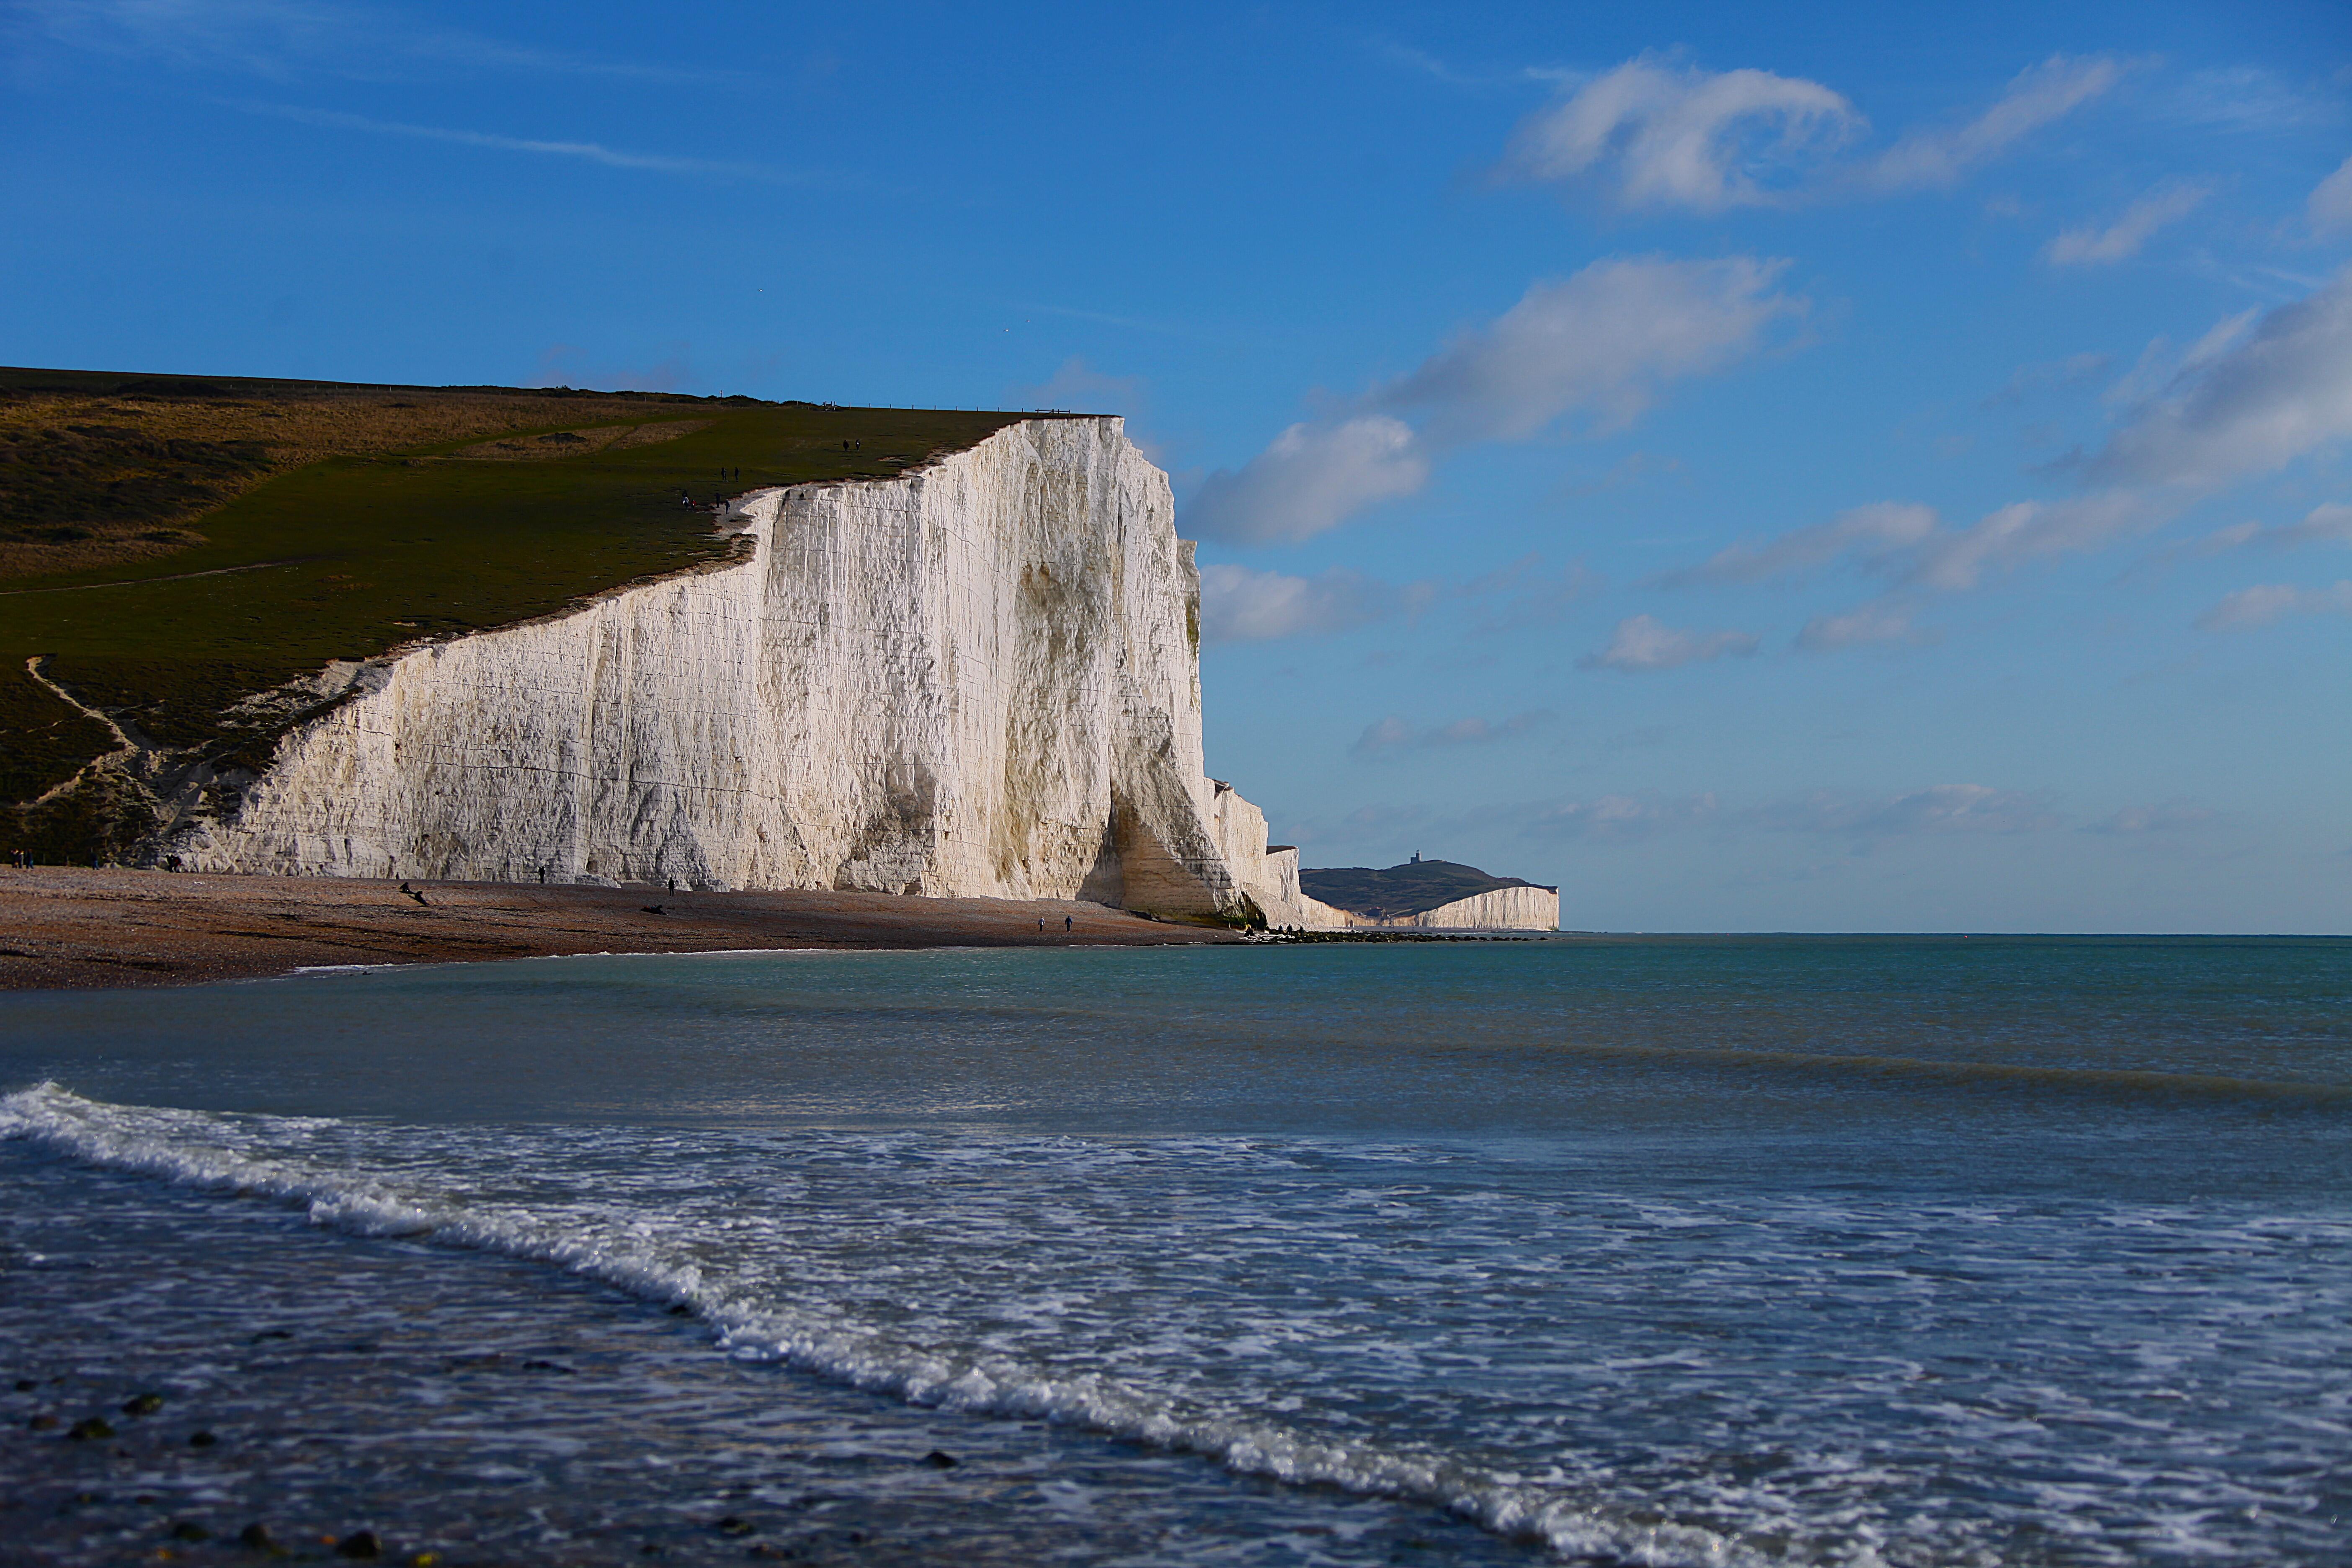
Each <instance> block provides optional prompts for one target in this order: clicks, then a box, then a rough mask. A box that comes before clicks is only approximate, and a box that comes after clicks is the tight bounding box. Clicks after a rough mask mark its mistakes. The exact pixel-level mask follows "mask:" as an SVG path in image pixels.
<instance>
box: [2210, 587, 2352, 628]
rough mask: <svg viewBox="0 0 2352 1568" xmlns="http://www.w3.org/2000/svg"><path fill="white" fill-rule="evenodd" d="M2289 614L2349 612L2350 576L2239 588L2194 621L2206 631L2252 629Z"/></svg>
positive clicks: (2351, 609) (2351, 603) (2351, 610)
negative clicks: (2324, 583) (2323, 582)
mask: <svg viewBox="0 0 2352 1568" xmlns="http://www.w3.org/2000/svg"><path fill="white" fill-rule="evenodd" d="M2288 616H2352V578H2347V579H2346V580H2345V581H2343V582H2340V583H2337V584H2334V585H2333V586H2332V587H2326V588H2299V587H2296V586H2295V585H2294V584H2290V583H2264V584H2258V585H2256V586H2254V587H2252V588H2241V589H2239V590H2238V591H2237V592H2236V593H2234V594H2230V595H2224V596H2223V597H2222V599H2221V603H2220V604H2218V605H2214V606H2213V607H2212V608H2211V609H2210V610H2208V611H2206V612H2205V613H2204V614H2203V615H2201V616H2198V617H2197V625H2198V627H2199V629H2200V630H2203V631H2209V632H2238V631H2252V630H2253V629H2254V628H2255V627H2257V626H2273V625H2275V624H2276V623H2278V622H2280V621H2283V620H2285V619H2286V618H2287V617H2288Z"/></svg>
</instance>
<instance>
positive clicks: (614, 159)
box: [227, 103, 804, 182]
mask: <svg viewBox="0 0 2352 1568" xmlns="http://www.w3.org/2000/svg"><path fill="white" fill-rule="evenodd" d="M227 107H229V108H232V109H237V110H243V111H244V112H246V113H247V114H267V115H271V116H274V117H276V118H278V119H280V120H290V121H294V122H295V123H297V124H299V125H313V126H317V127H320V129H322V130H331V131H360V132H369V133H371V134H373V135H382V136H408V137H415V138H416V139H419V140H422V141H426V142H450V143H453V144H455V145H457V146H461V147H483V148H488V149H489V150H491V151H493V152H499V153H537V154H540V155H541V156H545V157H555V158H576V159H580V160H583V162H586V163H602V164H603V165H604V166H605V167H606V168H608V169H638V170H646V171H648V172H651V173H655V174H700V175H718V176H725V177H730V178H735V179H755V180H782V181H787V182H797V181H799V180H801V179H803V178H804V176H800V175H794V174H785V173H782V172H781V171H778V170H773V169H766V168H761V166H759V165H758V164H754V163H717V162H713V161H712V160H709V159H707V158H677V157H670V156H667V155H665V154H661V153H628V152H623V151H620V150H618V149H616V148H612V147H606V146H604V145H603V144H602V143H600V142H555V141H543V140H540V139H538V138H533V137H524V136H503V135H499V134H498V133H496V132H488V131H467V130H461V129H457V128H455V127H451V126H445V125H408V124H404V123H402V122H400V121H390V120H371V119H368V118H367V117H366V116H364V115H360V114H345V113H343V112H342V111H341V110H331V109H305V108H302V107H300V106H299V105H295V104H284V103H231V104H228V105H227Z"/></svg>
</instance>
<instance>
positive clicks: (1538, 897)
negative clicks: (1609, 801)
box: [1324, 888, 1559, 931]
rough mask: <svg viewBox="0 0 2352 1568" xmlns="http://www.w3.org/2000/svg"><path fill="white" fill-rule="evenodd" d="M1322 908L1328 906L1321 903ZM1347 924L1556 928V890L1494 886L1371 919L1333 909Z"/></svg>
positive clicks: (1384, 927)
mask: <svg viewBox="0 0 2352 1568" xmlns="http://www.w3.org/2000/svg"><path fill="white" fill-rule="evenodd" d="M1324 907H1325V908H1327V909H1328V908H1329V906H1328V905H1325V906H1324ZM1335 912H1337V913H1339V916H1340V919H1341V920H1342V921H1345V922H1346V923H1347V924H1349V925H1351V926H1372V927H1379V928H1381V929H1382V930H1396V929H1399V928H1408V929H1412V930H1417V931H1558V930H1559V891H1558V890H1557V889H1552V888H1496V889H1492V890H1491V891H1488V892H1484V893H1473V894H1471V895H1470V896H1469V897H1468V898H1466V899H1456V900H1454V901H1453V902H1452V903H1450V904H1440V905H1438V906H1437V908H1435V909H1433V910H1422V911H1421V912H1420V913H1419V914H1412V915H1391V916H1389V917H1387V918H1386V919H1375V918H1374V917H1372V916H1370V915H1360V914H1357V913H1354V912H1353V911H1351V910H1342V911H1335Z"/></svg>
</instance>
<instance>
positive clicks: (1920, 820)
mask: <svg viewBox="0 0 2352 1568" xmlns="http://www.w3.org/2000/svg"><path fill="white" fill-rule="evenodd" d="M1748 819H1749V820H1750V821H1752V822H1754V823H1755V824H1756V825H1757V826H1761V827H1769V828H1777V829H1780V830H1782V831H1786V832H1791V833H1831V834H1846V835H1860V836H1863V837H1895V836H1905V835H1913V834H1943V833H1991V834H2008V833H2034V832H2040V831H2042V829H2045V828H2050V827H2055V826H2059V819H2058V817H2057V816H2056V815H2055V814H2054V813H2053V812H2052V811H2051V809H2050V807H2049V805H2048V803H2047V802H2046V801H2045V800H2044V799H2043V798H2042V796H2041V795H2030V794H2027V793H2025V792H2024V791H2021V790H2011V789H1994V788H1992V787H1991V786H1990V785H1989V784H1936V785H1933V786H1931V787H1929V788H1927V789H1923V790H1914V791H1912V792H1911V793H1909V794H1907V795H1891V796H1885V797H1879V798H1862V799H1856V798H1854V797H1853V796H1849V795H1837V794H1834V793H1832V792H1830V791H1827V790H1823V791H1819V792H1817V793H1815V794H1813V795H1808V796H1806V797H1805V798H1804V799H1802V800H1795V801H1782V802H1779V803H1776V804H1774V805H1764V806H1759V807H1758V808H1757V809H1756V810H1754V811H1752V812H1750V813H1748Z"/></svg>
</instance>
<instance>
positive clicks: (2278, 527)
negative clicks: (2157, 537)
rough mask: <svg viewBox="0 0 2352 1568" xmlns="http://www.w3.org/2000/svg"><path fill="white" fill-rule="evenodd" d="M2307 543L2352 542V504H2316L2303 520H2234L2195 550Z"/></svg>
mask: <svg viewBox="0 0 2352 1568" xmlns="http://www.w3.org/2000/svg"><path fill="white" fill-rule="evenodd" d="M2304 544H2352V506H2346V505H2344V504H2343V503H2341V502H2338V501H2329V502H2326V504H2324V505H2321V506H2315V507H2313V508H2312V509H2311V510H2310V512H2309V513H2308V514H2306V515H2305V518H2304V519H2303V521H2300V522H2282V523H2275V524H2273V525H2272V526H2271V527H2269V528H2264V527H2263V525H2262V524H2260V523H2258V522H2240V523H2232V524H2231V526H2229V527H2228V528H2221V529H2216V530H2214V531H2212V532H2211V533H2209V534H2207V535H2206V536H2205V537H2204V538H2203V539H2202V540H2200V541H2199V542H2197V543H2196V544H2195V545H2193V546H2189V548H2191V549H2193V550H2194V551H2195V552H2197V553H2198V554H2200V555H2219V554H2221V552H2223V551H2227V550H2293V549H2294V548H2295V547H2296V546H2298V545H2304Z"/></svg>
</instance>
